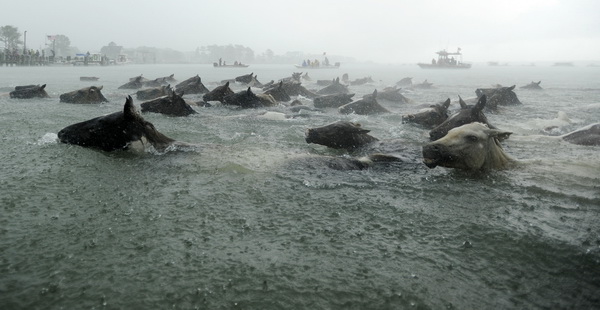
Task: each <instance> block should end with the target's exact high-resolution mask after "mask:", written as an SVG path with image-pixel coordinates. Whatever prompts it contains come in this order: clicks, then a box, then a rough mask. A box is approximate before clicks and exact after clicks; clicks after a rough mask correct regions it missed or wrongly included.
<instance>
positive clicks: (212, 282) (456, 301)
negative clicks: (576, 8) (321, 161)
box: [0, 65, 600, 309]
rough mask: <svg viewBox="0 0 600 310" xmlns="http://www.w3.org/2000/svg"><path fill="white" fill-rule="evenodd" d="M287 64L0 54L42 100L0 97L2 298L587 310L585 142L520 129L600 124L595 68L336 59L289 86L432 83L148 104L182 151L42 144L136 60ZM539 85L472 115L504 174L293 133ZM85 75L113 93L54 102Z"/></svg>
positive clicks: (591, 205)
mask: <svg viewBox="0 0 600 310" xmlns="http://www.w3.org/2000/svg"><path fill="white" fill-rule="evenodd" d="M294 71H298V70H296V69H294V68H293V67H292V66H281V65H278V66H266V65H252V66H251V67H249V68H246V69H214V68H212V67H209V66H205V65H156V66H134V65H132V66H123V67H87V68H86V67H73V68H70V67H69V68H67V67H50V68H6V67H3V68H0V87H14V86H16V85H25V84H44V83H45V84H48V86H47V90H48V92H49V93H50V95H51V96H52V98H50V99H35V100H13V99H9V98H8V97H7V96H0V128H1V131H0V132H1V133H2V134H1V140H2V148H1V150H0V152H1V156H0V158H1V159H2V160H1V161H0V166H1V167H2V174H1V175H0V186H1V192H0V208H1V213H0V214H1V215H0V253H1V256H0V308H2V309H166V308H169V309H403V308H410V309H413V308H414V309H443V308H447V309H492V308H494V309H502V308H505V309H509V308H522V309H532V308H552V309H558V308H573V309H583V308H585V309H591V308H599V307H600V294H599V293H598V292H600V248H599V247H600V221H599V218H600V149H599V148H598V147H585V146H577V145H571V144H567V143H565V142H561V141H557V140H555V139H548V138H539V137H532V135H537V134H539V133H540V130H541V129H542V128H544V127H547V126H551V125H555V126H559V129H558V131H559V132H563V133H564V132H568V131H570V130H573V129H576V128H578V127H582V126H584V125H587V124H590V123H594V122H598V121H600V79H599V77H600V69H599V68H596V67H568V68H565V67H543V66H538V67H518V66H512V67H482V66H480V67H477V66H475V67H473V68H472V69H470V70H465V71H428V70H421V69H419V68H418V67H417V66H396V67H394V66H375V65H373V66H350V65H347V66H344V65H343V67H342V68H341V69H339V70H320V71H311V72H310V73H309V75H310V76H311V77H312V78H313V82H305V86H306V87H307V88H309V89H318V87H317V86H316V84H315V82H314V81H316V80H317V79H332V78H335V77H337V76H341V74H343V73H348V74H349V75H350V79H351V80H353V79H357V78H362V77H366V76H371V77H372V78H373V79H374V80H376V83H375V84H368V85H363V86H351V87H350V89H351V90H352V91H353V92H355V93H356V96H355V98H359V97H362V95H364V94H368V93H371V92H372V91H373V90H374V89H375V88H378V89H382V88H383V87H384V86H390V85H393V84H394V83H395V82H397V81H399V80H400V79H401V78H403V77H407V76H410V77H413V81H415V82H421V81H423V80H424V79H428V81H430V82H433V83H434V85H435V86H436V88H435V89H431V90H415V91H413V92H409V93H406V94H405V96H407V97H408V98H410V99H412V100H414V101H415V103H414V104H406V105H400V104H393V103H389V102H383V101H382V102H380V103H382V104H383V105H385V106H386V107H388V108H389V109H390V110H392V111H393V112H394V113H392V114H388V115H380V116H356V115H349V116H347V115H340V114H337V112H336V111H333V110H332V111H327V112H325V113H320V112H306V111H305V112H302V116H301V117H295V118H289V119H279V120H277V119H263V118H260V117H256V116H255V115H256V114H259V113H260V112H264V111H265V110H262V109H259V110H243V111H240V110H232V109H228V108H224V107H219V106H217V107H213V108H196V109H197V111H198V112H199V114H197V115H194V116H190V117H185V118H173V117H166V116H163V115H158V114H145V115H144V118H145V119H146V120H149V121H151V122H152V123H153V124H154V125H155V126H156V128H157V129H158V130H159V131H161V132H162V133H164V134H166V135H167V136H169V137H172V138H175V139H177V140H181V141H186V142H191V143H196V144H199V145H201V147H198V148H194V149H191V150H187V151H182V152H168V153H166V154H156V153H152V152H139V151H138V152H133V151H132V152H114V153H103V152H99V151H95V150H90V149H84V148H81V147H77V146H70V145H65V144H60V143H57V142H56V133H57V132H58V131H59V130H60V129H62V128H63V127H65V126H67V125H70V124H72V123H75V122H79V121H82V120H86V119H90V118H93V117H96V116H100V115H103V114H107V113H112V112H115V111H118V110H120V109H122V106H123V103H124V98H125V95H126V94H130V93H133V91H130V90H118V89H117V87H118V86H119V85H122V84H124V83H125V82H126V81H127V80H128V78H129V77H133V76H136V75H139V74H144V76H145V77H148V78H156V77H162V76H166V75H170V74H172V73H174V74H175V78H177V79H178V80H179V81H182V80H184V79H187V78H189V77H191V76H194V75H196V74H199V75H200V76H201V77H202V79H203V82H204V83H205V85H206V86H207V87H208V88H210V89H212V88H214V87H215V86H216V85H217V82H218V81H220V80H223V79H228V78H233V77H235V76H239V75H243V74H247V73H249V72H254V73H255V74H258V79H259V80H260V81H261V82H268V81H269V80H272V79H273V80H277V79H280V78H284V77H287V76H290V75H291V73H292V72H294ZM79 76H98V77H100V81H98V82H97V83H90V82H80V81H79ZM538 80H542V84H541V85H542V87H544V90H543V91H526V90H518V89H517V91H516V92H517V95H518V96H519V98H520V100H521V101H522V102H523V103H524V104H523V106H517V107H508V108H506V109H504V110H503V111H501V112H500V113H498V114H488V118H489V119H490V121H491V122H492V123H493V124H494V125H496V126H497V127H499V128H501V129H506V130H510V131H513V132H514V134H513V136H511V138H510V139H509V140H507V141H505V142H504V143H503V144H504V147H505V150H506V152H507V153H508V154H510V155H511V156H513V157H514V158H516V159H518V160H520V161H521V162H522V165H519V166H518V168H516V169H512V170H508V171H500V172H491V173H489V174H485V175H482V174H470V173H464V172H459V171H453V170H449V169H445V168H439V167H438V168H435V169H433V170H430V169H427V168H426V167H425V166H424V165H422V164H419V163H415V164H406V165H400V166H393V167H389V169H374V170H366V171H335V170H331V169H325V168H319V167H318V166H310V165H304V164H303V163H304V162H303V161H302V160H301V159H302V158H306V157H307V156H315V155H317V156H320V155H335V156H343V153H342V152H335V151H331V150H328V149H326V148H325V147H322V146H318V145H309V144H306V142H305V141H304V130H305V129H306V128H308V127H317V126H321V125H325V124H328V123H331V122H334V121H337V120H340V119H345V120H352V121H357V122H360V123H361V124H362V125H363V127H365V128H367V129H371V130H372V131H371V134H372V135H374V136H376V137H378V138H380V139H383V140H385V139H404V140H405V141H406V146H407V147H408V148H409V149H413V150H416V151H417V152H418V150H419V149H420V147H421V146H422V145H423V144H424V143H425V142H426V141H427V135H426V131H425V130H423V129H420V128H418V127H414V126H412V125H409V124H402V123H401V117H400V116H401V114H404V113H408V112H414V111H416V110H418V109H420V107H419V106H418V105H419V104H431V103H437V102H440V101H443V100H445V98H448V97H450V98H451V99H452V101H453V103H452V106H451V107H452V108H453V109H457V108H458V105H457V104H456V102H457V98H458V97H457V96H458V95H461V96H462V97H463V98H469V97H474V91H475V89H476V88H478V87H489V86H490V85H492V84H497V83H499V84H502V85H506V86H508V85H513V84H516V85H517V87H518V86H522V85H525V84H527V83H529V82H531V81H538ZM90 84H95V85H103V86H104V90H103V93H104V94H105V96H106V97H107V98H108V99H109V100H110V103H106V104H101V105H73V104H65V103H59V101H58V96H59V95H60V94H61V93H64V92H67V91H72V90H75V89H79V88H82V87H85V86H89V85H90ZM240 89H242V87H241V86H235V90H240ZM190 98H192V99H195V98H196V97H190ZM305 102H306V103H307V104H310V101H308V100H305ZM139 103H140V102H139V101H136V104H138V105H139ZM272 110H275V111H283V112H285V111H286V110H285V109H284V108H281V107H280V108H274V109H272ZM559 112H560V117H559ZM565 115H566V116H567V118H565Z"/></svg>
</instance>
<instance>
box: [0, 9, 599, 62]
mask: <svg viewBox="0 0 600 310" xmlns="http://www.w3.org/2000/svg"><path fill="white" fill-rule="evenodd" d="M5 25H12V26H15V27H18V29H19V31H20V32H21V34H23V32H24V31H27V47H28V48H34V49H37V48H40V47H43V46H44V44H45V43H46V42H45V39H46V35H57V34H62V35H65V36H67V37H69V39H70V41H71V46H74V47H77V48H79V49H80V50H82V51H88V50H89V51H90V52H97V51H99V50H100V48H101V47H102V46H105V45H107V44H108V43H109V42H115V43H117V44H118V45H121V46H124V47H125V48H135V47H139V46H150V47H157V48H172V49H174V50H178V51H183V52H189V51H194V50H195V49H196V48H197V47H200V46H206V45H229V44H239V45H243V46H246V47H249V48H251V49H253V50H254V51H255V53H257V54H261V53H264V52H265V51H266V50H267V49H270V50H272V51H273V52H274V53H275V54H284V53H286V52H292V51H301V52H304V53H311V54H321V53H323V52H327V54H329V55H343V56H347V57H353V58H355V59H357V60H358V61H362V62H366V61H370V62H377V63H399V64H401V63H416V62H428V61H430V60H431V58H433V57H434V56H435V52H436V51H437V50H440V49H447V50H449V51H455V50H456V49H457V48H458V47H460V48H461V49H462V52H463V53H464V58H463V60H464V61H466V62H488V61H497V62H499V63H504V62H553V61H569V62H577V61H597V60H599V59H600V57H599V55H600V2H599V1H593V0H577V1H566V0H508V1H504V2H502V3H499V2H495V1H494V2H493V1H476V0H465V1H454V2H447V1H439V0H425V1H419V2H418V3H416V2H415V3H413V2H410V4H406V3H402V2H400V1H314V0H306V1H286V2H278V1H258V0H257V1H251V2H246V1H237V0H234V1H228V2H218V3H217V2H209V3H200V2H199V3H187V2H185V1H180V0H174V1H171V2H169V3H168V4H165V3H164V2H161V1H157V0H147V1H133V2H124V1H114V0H106V1H103V2H102V3H101V4H97V5H96V4H90V3H82V2H80V1H73V0H65V1H60V2H58V3H56V2H39V3H36V4H35V10H33V9H32V5H31V3H26V2H8V3H6V4H5V5H4V6H3V10H2V11H1V12H0V26H5ZM22 39H23V37H22Z"/></svg>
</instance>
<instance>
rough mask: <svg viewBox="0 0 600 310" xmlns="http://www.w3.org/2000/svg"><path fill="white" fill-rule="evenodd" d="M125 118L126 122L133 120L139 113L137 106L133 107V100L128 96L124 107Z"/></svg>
mask: <svg viewBox="0 0 600 310" xmlns="http://www.w3.org/2000/svg"><path fill="white" fill-rule="evenodd" d="M123 116H124V117H125V119H126V120H132V119H135V118H136V117H137V113H136V112H135V106H134V105H133V99H131V96H127V99H125V106H124V107H123Z"/></svg>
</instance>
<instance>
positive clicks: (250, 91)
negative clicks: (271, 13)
mask: <svg viewBox="0 0 600 310" xmlns="http://www.w3.org/2000/svg"><path fill="white" fill-rule="evenodd" d="M246 93H247V94H251V93H252V90H251V87H250V86H248V90H247V91H246Z"/></svg>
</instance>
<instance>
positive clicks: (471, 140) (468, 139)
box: [465, 135, 478, 142]
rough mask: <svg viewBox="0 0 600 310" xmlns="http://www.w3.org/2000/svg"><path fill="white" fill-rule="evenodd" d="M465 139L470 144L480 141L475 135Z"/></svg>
mask: <svg viewBox="0 0 600 310" xmlns="http://www.w3.org/2000/svg"><path fill="white" fill-rule="evenodd" d="M465 138H466V139H467V141H469V142H477V140H478V139H477V137H476V136H474V135H468V136H466V137H465Z"/></svg>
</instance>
